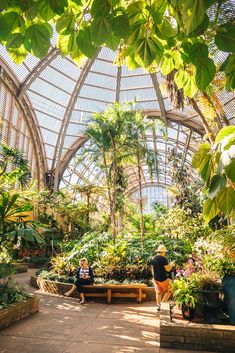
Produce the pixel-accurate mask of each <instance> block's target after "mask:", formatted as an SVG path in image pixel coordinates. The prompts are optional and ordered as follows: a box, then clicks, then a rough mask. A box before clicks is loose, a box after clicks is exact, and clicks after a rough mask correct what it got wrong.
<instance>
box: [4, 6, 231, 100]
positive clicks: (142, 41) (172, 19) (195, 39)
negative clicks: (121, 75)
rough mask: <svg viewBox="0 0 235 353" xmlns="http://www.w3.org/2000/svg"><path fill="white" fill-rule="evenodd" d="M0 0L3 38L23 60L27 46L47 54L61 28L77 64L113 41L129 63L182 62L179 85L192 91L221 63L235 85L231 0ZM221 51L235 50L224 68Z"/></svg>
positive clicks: (174, 65)
mask: <svg viewBox="0 0 235 353" xmlns="http://www.w3.org/2000/svg"><path fill="white" fill-rule="evenodd" d="M0 8H1V10H2V11H1V14H0V43H2V44H3V45H5V46H6V48H7V50H8V52H9V55H10V56H11V57H12V59H13V60H14V61H15V62H16V63H21V62H23V61H24V59H25V58H26V56H27V55H28V53H31V54H32V55H35V56H37V57H39V58H43V57H44V56H45V55H46V54H47V53H48V51H49V48H50V46H51V43H50V41H51V38H52V36H53V31H56V32H57V47H58V48H59V50H60V52H61V54H62V56H65V55H70V56H71V58H72V59H73V60H74V61H75V62H76V63H77V64H80V63H81V61H82V60H83V59H84V58H85V57H89V58H92V57H94V55H95V54H96V53H97V52H98V50H99V47H102V46H107V47H108V48H111V49H112V50H116V49H118V54H117V58H116V63H118V64H123V63H126V64H127V65H128V67H129V68H130V69H134V68H137V67H144V68H149V69H150V70H157V69H158V68H160V69H161V71H162V73H164V74H167V73H170V72H171V71H172V70H174V69H176V70H177V73H178V74H177V80H176V83H177V85H178V87H179V88H180V87H183V88H184V91H185V94H186V95H188V96H189V97H191V98H192V97H193V96H194V95H195V94H196V92H197V90H202V91H204V90H206V89H208V87H209V85H210V83H211V82H212V80H213V78H214V77H215V74H216V71H218V70H219V69H220V70H221V71H223V72H224V74H225V76H226V88H227V90H233V89H234V88H235V69H234V63H235V53H234V52H235V39H234V38H235V23H234V19H233V4H232V3H231V1H229V0H221V1H218V0H179V1H175V0H163V1H162V0H155V1H150V0H146V1H142V0H139V1H133V0H130V1H125V0H114V1H113V0H91V1H87V0H49V1H47V0H28V1H24V0H0ZM212 50H213V55H212ZM217 51H224V52H226V53H228V57H227V59H226V60H225V61H224V63H223V64H222V66H221V67H220V68H219V65H220V64H221V63H217V62H216V59H215V57H216V55H214V54H215V53H216V52H217Z"/></svg>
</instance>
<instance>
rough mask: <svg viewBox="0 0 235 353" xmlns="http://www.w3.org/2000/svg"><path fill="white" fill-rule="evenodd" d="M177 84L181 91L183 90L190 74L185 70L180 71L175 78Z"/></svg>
mask: <svg viewBox="0 0 235 353" xmlns="http://www.w3.org/2000/svg"><path fill="white" fill-rule="evenodd" d="M174 80H175V83H176V84H177V87H178V88H179V89H181V88H183V87H184V86H185V85H186V83H187V80H188V74H187V72H186V71H185V70H178V71H177V72H176V74H175V76H174Z"/></svg>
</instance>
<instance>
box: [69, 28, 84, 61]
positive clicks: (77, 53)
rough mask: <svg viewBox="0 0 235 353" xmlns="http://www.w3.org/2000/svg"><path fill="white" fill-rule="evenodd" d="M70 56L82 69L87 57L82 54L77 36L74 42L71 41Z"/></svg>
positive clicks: (74, 37)
mask: <svg viewBox="0 0 235 353" xmlns="http://www.w3.org/2000/svg"><path fill="white" fill-rule="evenodd" d="M70 44H71V48H70V51H71V52H70V56H71V58H72V60H73V61H74V62H75V64H76V65H77V66H78V67H80V66H81V65H82V64H83V63H84V62H85V60H86V56H85V55H84V54H83V53H82V52H81V50H80V49H79V47H78V44H77V40H76V35H75V34H74V36H73V41H71V43H70Z"/></svg>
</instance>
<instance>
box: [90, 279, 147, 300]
mask: <svg viewBox="0 0 235 353" xmlns="http://www.w3.org/2000/svg"><path fill="white" fill-rule="evenodd" d="M146 287H147V286H146V284H142V283H136V284H91V285H85V286H83V288H84V289H85V290H84V296H85V297H104V298H107V302H108V304H110V303H111V302H112V298H136V299H137V302H138V303H141V302H142V301H143V299H144V298H146V294H145V293H143V291H142V290H143V288H146Z"/></svg>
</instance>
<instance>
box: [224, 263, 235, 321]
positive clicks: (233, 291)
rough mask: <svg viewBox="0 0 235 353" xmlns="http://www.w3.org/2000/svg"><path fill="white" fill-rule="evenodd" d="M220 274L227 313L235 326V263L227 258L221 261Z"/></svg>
mask: <svg viewBox="0 0 235 353" xmlns="http://www.w3.org/2000/svg"><path fill="white" fill-rule="evenodd" d="M220 273H221V277H222V284H223V291H224V305H225V311H226V313H227V314H228V315H229V321H230V323H231V324H235V261H233V260H232V258H231V257H229V256H225V257H224V258H223V259H221V261H220Z"/></svg>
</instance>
